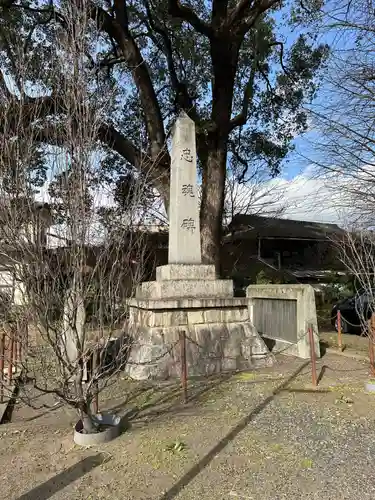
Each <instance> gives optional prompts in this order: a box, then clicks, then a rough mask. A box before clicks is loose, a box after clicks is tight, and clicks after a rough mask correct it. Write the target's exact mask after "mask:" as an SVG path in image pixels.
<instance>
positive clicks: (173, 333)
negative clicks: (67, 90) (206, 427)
mask: <svg viewBox="0 0 375 500" xmlns="http://www.w3.org/2000/svg"><path fill="white" fill-rule="evenodd" d="M172 134H173V135H172V162H171V181H170V182H171V185H170V208H169V248H168V265H166V266H160V267H158V268H157V269H156V281H151V282H146V283H142V284H141V285H140V286H139V287H138V288H137V291H136V296H135V298H133V299H129V301H128V304H129V307H130V322H129V328H130V331H129V334H130V335H132V336H133V339H134V345H133V348H132V352H131V355H130V359H129V364H128V372H129V374H130V376H132V377H133V378H135V379H145V378H150V377H151V378H168V377H170V376H177V375H178V371H179V350H178V349H173V350H171V349H170V346H171V345H173V344H175V343H176V341H177V340H178V338H179V333H180V332H181V331H184V332H185V334H186V337H187V360H188V370H189V374H190V375H207V374H211V373H215V372H221V371H224V370H238V369H249V368H252V367H254V366H258V365H264V364H269V363H272V362H273V358H272V356H270V355H269V352H268V349H267V347H266V345H265V344H264V342H263V340H262V339H261V337H260V336H259V334H258V333H257V331H256V330H255V328H254V327H253V325H252V324H251V323H250V321H249V312H248V307H247V300H246V299H245V298H234V297H233V282H232V280H220V279H217V278H216V273H215V266H213V265H203V264H202V260H201V242H200V227H199V204H198V184H197V166H196V146H195V124H194V122H193V121H192V120H191V119H190V118H189V117H188V116H187V115H186V114H185V113H183V114H181V115H180V116H179V118H178V119H177V121H176V123H175V125H174V129H173V133H172ZM153 360H154V361H153Z"/></svg>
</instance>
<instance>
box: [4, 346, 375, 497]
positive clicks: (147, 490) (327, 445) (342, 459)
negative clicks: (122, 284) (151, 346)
mask: <svg viewBox="0 0 375 500" xmlns="http://www.w3.org/2000/svg"><path fill="white" fill-rule="evenodd" d="M278 361H279V362H278V364H277V365H275V366H274V367H273V368H268V369H265V370H261V371H257V372H255V373H244V374H238V375H234V376H231V377H222V378H212V379H210V380H205V381H196V382H194V384H191V385H190V394H191V395H192V401H191V402H190V403H189V404H188V405H186V406H182V405H181V404H180V402H179V401H180V392H179V389H178V387H177V386H176V385H174V384H164V385H160V386H150V385H147V384H134V383H133V384H130V383H129V382H128V381H126V380H120V381H119V382H118V384H116V386H113V387H111V388H110V389H109V390H108V391H107V392H106V394H105V395H104V396H105V401H104V402H102V404H103V405H104V406H105V407H107V408H114V407H117V411H119V412H120V413H123V412H125V411H129V410H132V409H133V416H132V417H130V424H131V426H130V428H129V429H128V430H127V431H126V432H125V433H124V434H122V436H121V437H120V438H118V439H117V440H115V441H113V442H112V443H109V444H107V445H105V446H102V447H100V448H90V449H86V450H82V449H79V448H77V447H75V446H73V442H72V426H73V424H74V422H75V420H76V417H75V415H74V413H72V412H70V411H68V410H66V409H65V408H57V407H56V408H54V409H53V411H46V408H40V409H39V410H29V409H27V408H25V407H22V406H19V407H18V408H17V410H16V412H15V414H14V422H13V423H12V424H8V425H5V426H2V427H1V428H0V435H1V442H2V446H3V450H4V453H3V454H2V456H1V457H0V465H1V470H2V497H3V498H6V499H9V500H10V499H13V500H16V499H17V500H21V499H22V500H44V499H47V498H51V499H53V500H58V499H59V500H61V499H69V500H81V499H108V498H111V499H112V500H116V499H118V500H120V499H121V500H126V499H129V500H140V499H142V500H148V499H150V500H151V499H153V500H154V499H157V500H159V499H160V500H161V499H172V498H176V499H185V500H189V499H194V500H195V499H202V500H206V499H207V500H220V499H232V498H233V499H236V498H238V499H257V500H271V499H272V500H277V499H284V498H288V499H289V500H290V499H293V500H294V499H296V500H297V499H300V498H302V497H303V498H308V499H309V498H311V499H319V500H326V499H332V500H336V499H338V498H340V499H351V500H352V499H356V498H361V499H364V500H366V499H370V498H371V499H373V498H374V494H375V486H374V484H373V481H372V474H373V467H372V463H373V457H374V456H375V455H374V454H375V425H374V424H375V411H374V410H375V396H374V395H367V394H365V393H364V391H363V381H364V380H365V378H366V377H367V376H368V368H367V365H365V364H363V363H361V362H358V361H355V360H350V359H346V358H340V357H338V356H334V355H327V356H325V357H324V358H323V359H322V360H321V361H320V362H319V366H318V368H319V369H321V368H322V366H323V365H324V366H325V369H324V376H323V379H322V381H321V383H320V387H319V390H318V391H314V390H312V389H311V386H310V385H309V384H310V367H309V366H308V365H306V363H305V362H303V361H301V360H296V359H293V358H286V357H280V358H279V359H278ZM41 403H43V404H45V405H49V404H50V403H51V401H49V400H47V399H44V400H40V399H39V400H36V401H35V404H39V405H40V404H41ZM136 409H137V411H135V410H136ZM176 441H179V442H181V443H183V445H184V446H183V447H184V449H183V450H182V451H176V452H172V451H170V450H169V449H168V447H169V445H171V444H172V445H173V444H174V443H175V442H176Z"/></svg>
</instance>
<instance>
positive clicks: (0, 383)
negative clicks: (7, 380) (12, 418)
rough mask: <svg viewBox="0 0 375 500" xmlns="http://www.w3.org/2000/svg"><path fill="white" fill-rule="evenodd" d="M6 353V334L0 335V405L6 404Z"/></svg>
mask: <svg viewBox="0 0 375 500" xmlns="http://www.w3.org/2000/svg"><path fill="white" fill-rule="evenodd" d="M4 352H5V333H4V332H2V333H1V334H0V403H3V402H4Z"/></svg>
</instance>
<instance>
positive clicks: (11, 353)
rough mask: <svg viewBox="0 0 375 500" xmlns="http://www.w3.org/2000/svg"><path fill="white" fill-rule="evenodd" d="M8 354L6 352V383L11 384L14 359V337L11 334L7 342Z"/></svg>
mask: <svg viewBox="0 0 375 500" xmlns="http://www.w3.org/2000/svg"><path fill="white" fill-rule="evenodd" d="M8 346H9V352H8V383H9V384H10V383H11V382H12V378H13V358H14V337H13V334H12V333H11V337H10V340H9V342H8Z"/></svg>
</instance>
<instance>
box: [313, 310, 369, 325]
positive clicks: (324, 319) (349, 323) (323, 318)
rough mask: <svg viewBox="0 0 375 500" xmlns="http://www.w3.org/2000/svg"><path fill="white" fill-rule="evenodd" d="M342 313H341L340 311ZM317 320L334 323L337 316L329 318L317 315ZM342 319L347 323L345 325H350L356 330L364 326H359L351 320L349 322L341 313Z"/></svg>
mask: <svg viewBox="0 0 375 500" xmlns="http://www.w3.org/2000/svg"><path fill="white" fill-rule="evenodd" d="M340 312H341V311H340ZM316 317H317V319H320V320H322V321H332V320H333V319H336V318H337V314H335V315H334V316H331V317H328V316H320V315H319V314H317V315H316ZM341 318H342V319H343V320H344V321H345V323H347V324H348V325H350V326H354V327H355V328H360V327H361V326H362V325H361V324H359V325H355V324H354V323H351V322H350V321H349V320H347V319H346V318H345V317H344V316H343V315H342V313H341Z"/></svg>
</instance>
